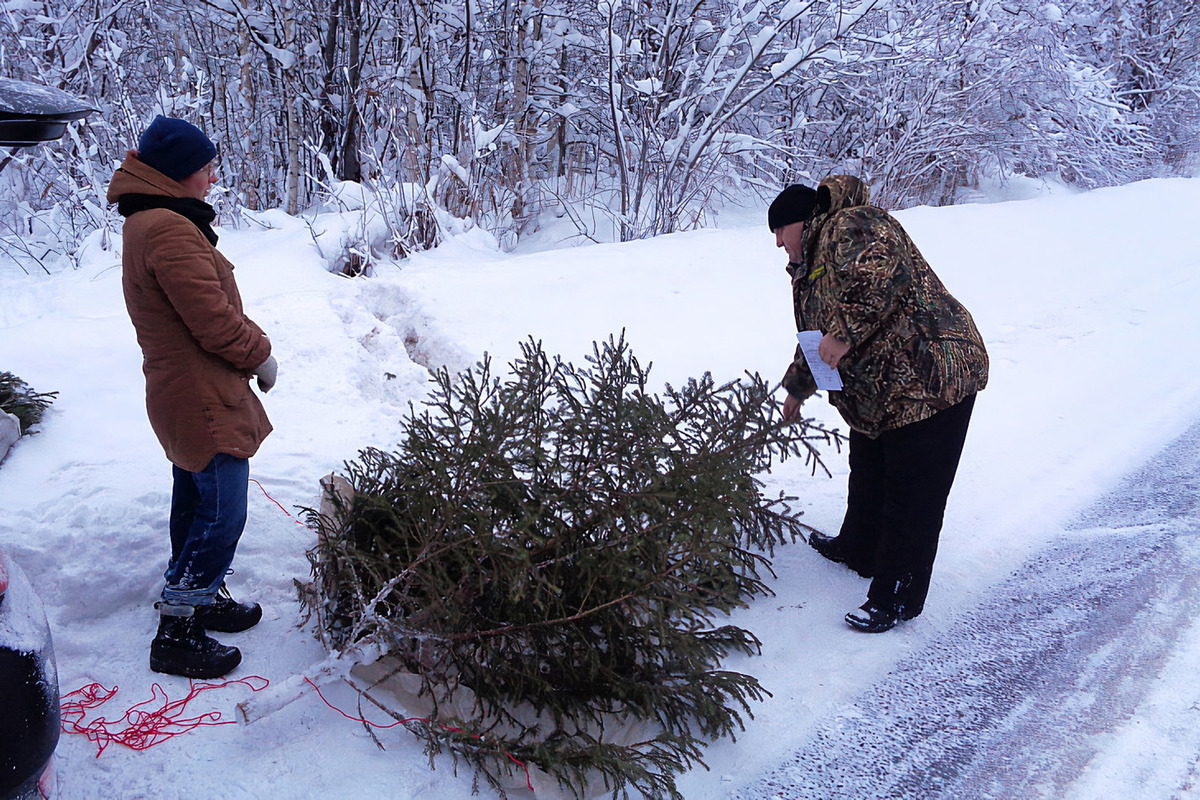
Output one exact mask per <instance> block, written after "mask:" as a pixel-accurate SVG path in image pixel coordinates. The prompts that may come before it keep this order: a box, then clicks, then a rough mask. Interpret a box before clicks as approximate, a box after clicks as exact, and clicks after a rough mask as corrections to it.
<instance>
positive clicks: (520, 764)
mask: <svg viewBox="0 0 1200 800" xmlns="http://www.w3.org/2000/svg"><path fill="white" fill-rule="evenodd" d="M304 681H305V683H307V684H308V685H309V686H311V687H312V688H313V689H315V690H316V692H317V697H319V698H321V702H322V703H324V704H325V705H327V706H329V707H330V708H332V709H333V710H334V711H336V712H337V713H339V714H341V715H342V716H343V717H345V718H346V719H348V720H353V721H354V722H360V723H362V724H363V725H370V726H371V727H372V728H377V729H379V730H382V731H385V730H387V729H388V728H394V727H396V726H397V725H403V724H405V723H406V722H424V723H425V724H426V725H432V724H433V720H430V719H425V718H424V717H408V718H407V719H398V720H396V721H395V722H391V723H388V724H387V725H381V724H379V723H378V722H371V721H370V720H366V719H363V718H362V717H354V716H351V715H350V714H347V713H346V712H345V711H342V710H341V709H340V708H338V707H337V706H335V705H334V704H333V703H331V702H329V701H328V700H326V699H325V695H324V694H322V693H321V687H320V686H317V685H316V684H315V683H313V682H312V681H311V680H309V679H308V678H305V679H304ZM438 727H440V728H441V729H442V730H444V731H449V732H450V733H466V731H464V730H463V729H462V728H451V727H450V726H449V725H439V726H438ZM467 735H468V736H471V737H472V738H475V739H478V740H479V741H481V742H482V741H483V737H482V736H478V735H476V734H467ZM504 755H506V756H508V760H509V761H511V762H513V763H514V764H516V765H517V766H518V767H520V768H521V769H523V770H524V771H525V785H526V786H528V787H529V791H531V792H532V791H534V789H533V779H532V778H531V777H530V776H529V767H527V766H525V762H524V761H522V760H520V759H519V758H517V757H516V756H514V755H513V754H512V753H508V752H505V754H504Z"/></svg>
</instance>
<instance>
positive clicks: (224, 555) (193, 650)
mask: <svg viewBox="0 0 1200 800" xmlns="http://www.w3.org/2000/svg"><path fill="white" fill-rule="evenodd" d="M216 156H217V148H216V147H215V146H214V145H213V143H212V142H211V141H210V140H209V138H208V137H207V136H206V135H205V134H204V133H203V132H202V131H201V130H200V129H199V128H197V127H195V126H194V125H192V124H190V123H188V122H185V121H184V120H180V119H172V118H168V117H163V116H158V117H156V118H155V119H154V121H153V122H152V123H151V124H150V126H149V127H148V128H147V129H146V131H145V133H143V134H142V136H141V138H140V139H139V141H138V149H137V150H136V151H134V150H131V151H129V153H128V155H127V156H126V158H125V161H124V163H122V164H121V166H120V168H118V169H117V171H116V174H115V175H113V179H112V183H111V184H110V185H109V188H108V201H109V202H110V203H116V204H117V208H118V210H119V212H120V213H121V215H122V216H123V217H125V226H124V232H123V239H124V253H123V256H122V286H123V288H124V292H125V304H126V307H127V308H128V310H129V317H130V319H131V320H132V321H133V327H134V330H135V332H136V334H137V340H138V344H139V345H140V346H141V348H142V355H143V365H142V369H143V372H144V373H145V375H146V410H147V412H148V414H149V417H150V425H151V427H152V428H153V429H154V433H155V435H156V436H157V437H158V440H159V442H160V443H161V444H162V447H163V450H164V451H165V452H166V456H167V459H168V460H169V461H170V462H171V463H172V472H173V477H174V488H173V490H172V494H171V514H170V534H171V558H170V560H169V561H168V563H167V570H166V573H165V574H164V578H165V580H166V585H165V587H164V588H163V591H162V599H161V601H160V602H159V603H158V604H157V605H158V609H159V614H160V618H159V627H158V633H157V635H156V636H155V638H154V641H153V642H152V643H151V645H150V668H151V669H152V670H154V671H156V672H165V673H170V674H174V675H183V676H186V677H190V678H215V677H220V676H221V675H224V674H226V673H227V672H229V671H230V670H232V669H233V668H234V667H236V666H237V665H238V663H240V661H241V652H240V651H239V650H238V649H237V648H236V647H229V646H226V645H223V644H221V643H219V642H217V641H216V640H215V639H212V638H211V637H209V636H208V635H207V633H206V631H224V632H236V631H242V630H245V629H247V628H249V627H251V626H253V625H255V624H257V623H258V621H259V619H261V617H262V608H260V607H259V605H258V604H257V603H255V604H251V605H248V604H243V603H238V602H236V601H235V600H233V598H232V597H231V596H230V594H229V591H228V590H227V589H226V588H225V575H226V572H227V571H228V570H229V567H230V565H231V564H232V562H233V557H234V553H235V551H236V549H237V544H238V541H239V540H240V538H241V535H242V531H243V529H244V527H245V524H246V505H247V490H248V485H249V475H250V462H249V458H250V457H251V456H253V455H254V454H255V453H256V452H257V451H258V448H259V445H260V444H262V441H263V439H265V438H266V437H267V434H269V433H270V432H271V423H270V422H269V421H268V420H267V415H266V412H265V411H264V410H263V407H262V403H260V402H259V400H258V397H257V396H255V394H254V392H253V391H252V390H251V388H250V378H251V377H254V376H257V379H258V386H259V389H260V390H262V391H264V392H265V391H267V390H269V389H270V388H271V386H272V385H274V382H275V377H276V371H277V367H276V362H275V358H274V357H273V356H272V355H271V342H270V340H269V339H268V338H267V337H266V335H265V334H264V333H263V331H262V329H261V328H259V327H258V325H256V324H255V323H254V322H253V321H252V320H251V319H249V318H248V317H247V316H246V315H245V313H244V312H243V311H242V299H241V296H240V295H239V293H238V288H237V284H236V283H235V282H234V279H233V265H232V264H231V263H229V261H227V260H226V259H225V257H224V256H222V255H221V253H220V252H219V251H218V250H217V248H216V244H217V235H216V233H214V232H213V229H212V227H211V225H212V222H213V220H214V219H215V218H216V215H215V213H214V212H213V209H212V207H211V206H210V205H208V204H207V203H206V202H204V199H205V197H206V196H207V194H208V190H209V188H210V187H211V186H212V184H213V183H214V182H215V181H216V174H215V169H214V164H215V159H216Z"/></svg>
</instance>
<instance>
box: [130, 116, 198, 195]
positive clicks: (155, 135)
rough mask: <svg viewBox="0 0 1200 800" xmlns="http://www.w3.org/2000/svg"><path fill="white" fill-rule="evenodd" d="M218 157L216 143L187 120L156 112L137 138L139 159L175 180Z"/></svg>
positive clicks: (196, 170) (184, 176)
mask: <svg viewBox="0 0 1200 800" xmlns="http://www.w3.org/2000/svg"><path fill="white" fill-rule="evenodd" d="M216 157H217V146H216V145H215V144H213V143H212V141H210V140H209V138H208V137H207V136H205V135H204V131H202V130H200V129H199V128H197V127H196V126H195V125H193V124H192V123H190V122H185V121H184V120H181V119H175V118H174V117H164V116H163V115H162V114H159V115H158V116H157V117H155V118H154V122H151V123H150V127H149V128H146V132H145V133H143V134H142V138H140V139H138V159H139V160H140V161H141V162H142V163H143V164H145V165H146V166H149V167H153V168H154V169H156V170H158V171H159V172H161V173H162V174H163V175H166V176H167V177H168V178H170V179H171V180H174V181H177V180H180V179H182V178H186V177H187V176H188V175H191V174H192V173H194V172H198V171H199V170H200V168H201V167H203V166H204V165H205V164H207V163H208V162H210V161H212V160H213V159H214V158H216Z"/></svg>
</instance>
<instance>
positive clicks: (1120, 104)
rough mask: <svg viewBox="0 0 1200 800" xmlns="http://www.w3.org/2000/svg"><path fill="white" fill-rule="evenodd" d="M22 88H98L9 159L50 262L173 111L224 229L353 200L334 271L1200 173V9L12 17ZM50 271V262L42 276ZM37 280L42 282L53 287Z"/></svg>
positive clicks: (288, 4) (84, 91) (325, 6)
mask: <svg viewBox="0 0 1200 800" xmlns="http://www.w3.org/2000/svg"><path fill="white" fill-rule="evenodd" d="M2 7H3V23H2V24H0V62H2V63H0V74H3V75H5V76H7V77H11V78H19V79H25V80H32V81H38V82H40V83H43V84H46V85H50V86H54V87H56V88H60V89H63V90H65V91H67V92H70V93H72V94H75V95H77V96H80V97H83V98H86V99H87V100H88V101H89V102H91V103H92V104H93V105H94V106H95V107H96V109H97V111H98V112H99V113H96V114H94V115H92V116H91V117H90V118H88V119H87V120H86V121H84V122H82V123H80V124H78V125H74V126H72V127H71V130H70V131H69V133H68V136H67V137H66V138H64V139H63V140H62V141H61V142H56V143H52V144H50V145H45V146H41V147H38V148H32V149H28V150H21V151H14V152H12V153H9V154H6V155H5V156H4V157H3V159H2V160H0V187H2V188H0V241H2V242H3V243H4V248H5V250H6V251H8V254H9V255H10V256H12V257H14V258H18V259H19V260H20V261H21V263H23V264H25V265H27V266H26V269H27V270H28V269H34V270H38V265H39V264H40V263H41V259H43V258H44V257H45V256H46V254H52V253H68V254H69V253H73V252H75V251H76V249H77V248H78V246H79V243H80V242H81V241H82V238H83V237H84V236H85V235H86V234H87V233H89V232H90V231H92V230H95V229H97V228H100V229H103V230H109V231H113V232H114V233H115V231H116V230H117V228H118V219H117V218H116V216H115V214H114V213H113V212H111V211H110V210H109V209H107V208H106V203H105V201H104V190H105V187H106V186H107V183H108V180H109V178H110V177H111V174H112V170H113V168H114V167H115V166H116V165H117V164H119V163H120V160H121V159H122V158H123V157H124V154H125V151H126V150H127V149H128V148H130V147H134V146H136V141H137V136H138V134H139V133H140V132H141V131H142V130H143V129H144V127H145V126H146V125H147V124H148V122H149V121H150V120H151V119H153V116H154V114H156V113H164V114H167V115H172V116H178V117H183V118H185V119H188V120H189V121H192V122H194V123H195V124H197V125H198V126H200V127H201V128H203V129H204V130H205V131H207V132H208V133H209V135H210V136H211V137H212V138H213V139H214V141H216V142H217V143H218V145H219V147H220V162H219V168H220V180H219V184H218V188H219V191H217V192H214V195H213V197H212V202H213V204H214V205H215V206H216V207H217V209H218V211H219V212H220V213H221V214H222V224H224V225H231V226H237V225H239V224H240V223H241V222H242V221H243V218H244V216H245V215H244V214H243V212H244V211H247V210H250V211H253V210H262V209H268V208H281V209H283V210H285V211H287V212H288V213H290V214H302V213H304V212H305V210H306V209H311V208H313V207H314V204H317V203H329V202H330V201H331V198H336V197H337V196H338V192H337V187H338V186H339V185H341V184H343V183H344V182H354V183H358V184H361V185H362V186H363V187H364V188H365V191H364V192H361V193H360V194H358V195H356V196H358V197H360V198H366V200H365V201H364V202H365V203H367V204H368V205H369V206H370V210H371V212H372V213H373V215H374V218H375V219H376V220H378V221H379V224H377V225H375V226H374V227H373V228H372V230H371V232H370V233H364V234H363V235H362V236H361V237H360V239H361V240H360V241H357V242H351V243H350V244H349V245H347V247H346V253H344V254H343V258H342V261H343V263H342V265H341V267H342V268H343V269H344V270H346V271H353V270H356V269H357V270H361V269H362V268H363V267H364V265H366V266H369V263H370V262H371V261H372V260H373V259H375V258H397V257H399V258H402V257H404V256H405V255H407V254H409V253H412V252H414V251H418V250H423V249H428V248H430V247H432V246H436V244H437V243H438V242H439V241H441V240H442V239H443V238H444V237H445V236H446V235H447V234H448V233H450V232H453V231H454V230H461V229H462V228H463V226H472V225H475V226H481V227H483V228H485V229H487V230H489V231H491V232H492V233H494V234H495V236H496V237H497V240H498V241H499V242H500V244H501V246H502V247H504V248H506V249H511V248H512V247H514V246H516V245H517V244H518V243H519V242H520V241H521V239H522V237H525V236H527V235H529V234H530V233H532V232H533V231H535V230H536V229H537V227H538V225H539V220H541V219H544V218H545V216H544V215H546V214H554V215H556V216H558V217H560V218H562V217H568V218H569V219H570V220H571V221H572V222H573V223H574V229H575V230H576V231H577V232H578V236H579V237H581V238H582V239H584V240H587V239H592V240H597V241H599V240H620V241H628V240H631V239H639V238H647V237H651V236H655V235H658V234H663V233H670V232H673V231H681V230H688V229H693V228H696V227H700V226H703V225H704V224H705V222H706V220H707V219H708V217H709V215H711V213H712V212H713V211H714V210H715V209H719V208H720V207H721V205H722V204H723V203H725V202H727V201H728V200H729V199H730V198H736V197H745V196H746V194H747V193H748V192H758V193H759V194H760V195H766V194H770V193H771V192H773V191H775V190H777V188H778V187H779V186H780V185H783V184H785V183H788V182H792V181H796V180H816V179H818V178H819V177H821V176H823V175H825V174H829V173H832V172H850V173H855V174H858V175H861V176H862V177H863V178H864V179H865V180H866V181H867V182H868V183H869V184H870V185H871V186H872V187H873V189H874V193H875V200H876V201H877V202H879V203H880V204H881V205H884V206H886V207H891V208H904V207H909V206H913V205H918V204H932V205H946V204H951V203H954V202H955V201H956V200H957V199H960V198H962V197H963V193H964V191H969V190H970V189H972V188H973V187H976V186H978V185H979V182H980V181H981V180H987V181H994V180H1000V181H1003V180H1004V179H1005V178H1006V177H1009V176H1018V175H1020V176H1032V177H1037V178H1048V179H1051V180H1054V181H1059V182H1064V183H1067V184H1070V185H1075V186H1078V187H1081V188H1093V187H1099V186H1106V185H1115V184H1124V183H1128V182H1130V181H1134V180H1138V179H1142V178H1147V177H1160V176H1170V175H1179V174H1187V173H1190V172H1191V171H1192V170H1193V169H1194V167H1195V165H1194V164H1191V163H1188V159H1189V158H1194V153H1195V151H1196V149H1197V148H1196V141H1197V138H1198V136H1200V6H1197V4H1196V3H1195V2H1194V0H1060V2H1058V3H1052V2H1046V1H1045V0H861V1H859V2H853V0H582V1H581V0H469V2H467V3H466V4H463V3H453V2H441V1H435V0H204V1H203V2H192V0H186V1H185V0H155V2H153V3H151V2H148V0H46V1H45V2H35V1H34V0H10V1H9V2H5V3H3V5H2ZM42 268H43V269H44V268H45V265H44V264H42ZM38 271H40V270H38Z"/></svg>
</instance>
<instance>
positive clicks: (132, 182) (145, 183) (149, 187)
mask: <svg viewBox="0 0 1200 800" xmlns="http://www.w3.org/2000/svg"><path fill="white" fill-rule="evenodd" d="M125 194H149V195H160V196H162V197H180V198H186V197H190V195H189V194H188V193H187V190H186V189H184V188H183V187H182V186H180V185H179V184H178V183H176V182H175V181H173V180H171V179H170V178H168V177H167V176H166V175H163V174H162V173H161V172H159V171H158V170H156V169H155V168H154V167H151V166H149V165H147V164H144V163H142V162H141V161H139V160H138V157H137V154H136V153H135V152H134V151H132V150H131V151H129V154H128V155H127V156H125V161H124V162H123V163H122V164H121V166H120V167H118V168H117V171H116V172H115V173H113V177H112V181H111V182H110V183H109V184H108V194H107V198H108V202H110V203H115V202H117V201H118V200H120V199H121V195H125Z"/></svg>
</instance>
